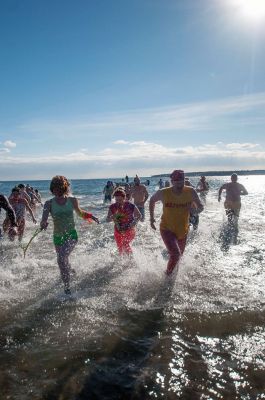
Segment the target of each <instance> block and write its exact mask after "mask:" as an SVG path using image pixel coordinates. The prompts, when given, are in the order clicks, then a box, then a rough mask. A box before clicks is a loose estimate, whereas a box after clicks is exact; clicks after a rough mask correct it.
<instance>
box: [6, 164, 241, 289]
mask: <svg viewBox="0 0 265 400" xmlns="http://www.w3.org/2000/svg"><path fill="white" fill-rule="evenodd" d="M169 178H170V180H166V181H165V182H163V180H162V178H161V179H160V180H159V182H158V183H157V186H158V190H157V191H156V192H155V193H154V194H153V195H152V196H151V198H150V200H149V214H150V225H151V228H152V229H154V230H156V219H155V206H156V203H157V202H161V203H162V207H163V209H162V216H161V221H160V235H161V238H162V240H163V242H164V244H165V247H166V249H167V251H168V254H169V259H168V263H167V268H166V274H167V275H171V274H172V272H173V271H174V270H177V269H178V264H179V261H180V258H181V256H182V254H183V253H184V250H185V246H186V241H187V236H188V232H189V229H190V226H193V229H194V231H196V230H197V228H198V225H199V214H200V213H201V212H202V211H203V210H204V207H205V204H206V197H207V193H208V192H209V189H210V186H209V183H208V182H207V180H206V177H205V176H201V178H200V180H199V182H198V183H197V185H196V186H195V187H194V186H193V185H192V183H191V182H190V180H189V178H188V177H185V174H184V171H183V170H174V171H173V172H172V173H171V174H170V177H169ZM237 180H238V176H237V174H235V173H233V174H232V175H231V182H228V183H225V184H224V185H222V186H221V187H220V189H219V191H218V201H220V200H221V195H222V192H223V191H224V190H225V191H226V199H225V202H224V207H225V210H226V214H227V217H228V221H231V220H232V218H238V217H239V212H240V208H241V195H247V194H248V192H247V190H246V188H245V187H244V186H243V185H242V184H240V183H238V181H237ZM149 184H150V181H149V180H146V181H145V182H144V183H142V182H141V179H140V178H139V177H138V175H136V176H135V178H134V179H133V181H132V182H129V178H128V176H127V175H126V177H125V179H122V181H121V182H118V183H115V182H112V181H107V183H106V185H105V187H104V189H103V195H104V200H103V201H104V203H105V204H106V205H107V206H108V213H107V217H106V221H107V222H113V224H114V239H115V241H116V245H117V248H118V251H119V254H121V255H123V254H126V255H130V254H131V253H132V248H131V242H132V241H133V239H134V238H135V235H136V227H137V223H138V222H139V221H144V219H145V208H146V203H147V200H148V198H149V193H148V189H147V187H148V186H149ZM50 191H51V193H52V195H53V197H52V198H51V199H49V200H47V201H46V202H45V204H44V205H43V204H42V200H41V196H40V193H39V192H38V190H37V189H34V188H32V187H31V186H30V185H24V184H22V183H21V184H19V185H17V186H15V187H14V188H13V189H12V191H11V194H10V196H9V198H7V197H5V196H4V195H2V194H0V211H1V208H2V209H4V210H5V211H6V218H5V220H4V222H3V231H4V234H6V235H7V236H8V238H9V239H10V240H11V241H13V240H14V239H15V238H16V236H17V237H18V240H19V241H21V240H22V238H23V234H24V230H25V224H26V212H28V213H29V214H30V216H31V218H32V221H33V222H34V223H37V220H36V217H35V212H36V205H37V204H40V205H41V206H42V207H43V212H42V219H41V222H40V230H46V229H47V227H48V218H49V216H51V218H52V220H53V243H54V246H55V251H56V254H57V263H58V266H59V269H60V273H61V277H62V281H63V283H64V291H65V294H67V295H68V294H71V288H70V276H71V266H70V263H69V256H70V254H71V253H72V251H73V250H74V248H75V246H76V244H77V241H78V234H77V231H76V227H75V220H74V211H75V212H76V214H77V215H78V216H79V217H80V218H83V219H85V220H88V221H94V222H95V223H97V224H99V220H98V218H97V217H96V216H94V215H93V214H91V213H89V212H87V211H85V210H83V209H82V208H80V205H79V202H78V199H77V198H76V197H73V196H72V195H71V193H70V182H69V180H68V179H67V178H66V177H64V176H60V175H57V176H55V177H53V178H52V180H51V182H50ZM1 235H2V233H1V230H0V237H1Z"/></svg>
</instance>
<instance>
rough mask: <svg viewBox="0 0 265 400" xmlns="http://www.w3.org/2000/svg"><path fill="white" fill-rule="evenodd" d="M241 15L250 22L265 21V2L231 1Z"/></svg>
mask: <svg viewBox="0 0 265 400" xmlns="http://www.w3.org/2000/svg"><path fill="white" fill-rule="evenodd" d="M229 2H230V4H232V6H234V8H235V10H236V11H237V12H238V14H239V15H241V16H242V17H244V18H245V19H247V20H249V21H250V22H251V21H253V22H261V21H262V20H263V21H264V20H265V0H230V1H229Z"/></svg>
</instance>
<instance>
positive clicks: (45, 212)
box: [40, 200, 51, 229]
mask: <svg viewBox="0 0 265 400" xmlns="http://www.w3.org/2000/svg"><path fill="white" fill-rule="evenodd" d="M50 211H51V201H50V200H48V201H46V202H45V204H44V207H43V212H42V218H41V222H40V227H41V229H46V228H47V226H48V217H49V213H50Z"/></svg>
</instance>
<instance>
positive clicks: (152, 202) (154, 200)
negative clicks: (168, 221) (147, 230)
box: [149, 190, 163, 229]
mask: <svg viewBox="0 0 265 400" xmlns="http://www.w3.org/2000/svg"><path fill="white" fill-rule="evenodd" d="M162 200H163V194H162V191H161V190H158V191H157V192H156V193H154V194H153V196H151V198H150V201H149V213H150V224H151V227H152V228H153V229H156V227H155V225H154V224H155V222H156V221H155V216H154V212H155V203H157V202H158V201H162Z"/></svg>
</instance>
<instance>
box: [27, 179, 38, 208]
mask: <svg viewBox="0 0 265 400" xmlns="http://www.w3.org/2000/svg"><path fill="white" fill-rule="evenodd" d="M26 193H27V195H28V196H29V197H30V203H29V205H30V208H31V209H32V211H33V212H34V213H35V212H36V204H37V203H40V204H41V201H40V200H39V198H38V196H37V195H36V193H35V190H34V189H33V187H32V186H30V185H29V184H27V186H26Z"/></svg>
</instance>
